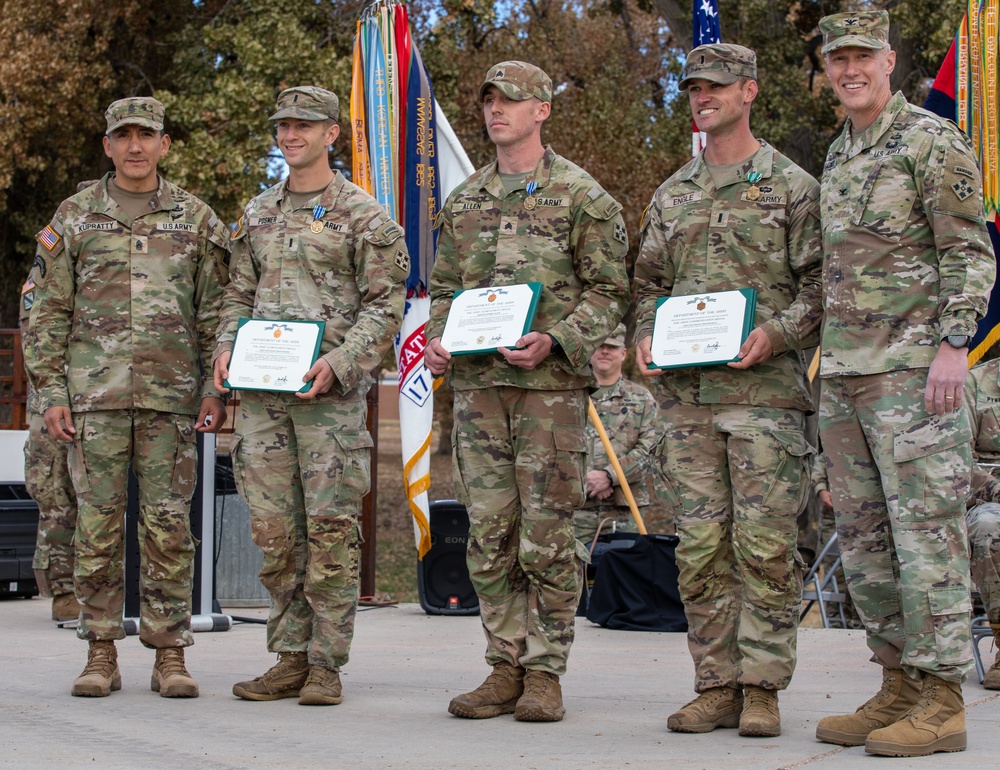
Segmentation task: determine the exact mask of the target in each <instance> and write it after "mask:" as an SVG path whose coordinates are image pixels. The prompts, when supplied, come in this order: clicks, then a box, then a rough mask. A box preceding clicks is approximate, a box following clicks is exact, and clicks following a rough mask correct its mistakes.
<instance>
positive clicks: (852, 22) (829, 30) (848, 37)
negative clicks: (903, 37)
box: [819, 11, 889, 55]
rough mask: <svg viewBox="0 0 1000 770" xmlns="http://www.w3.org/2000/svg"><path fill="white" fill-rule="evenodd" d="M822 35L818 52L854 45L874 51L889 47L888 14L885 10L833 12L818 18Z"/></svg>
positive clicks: (825, 52) (828, 51) (822, 52)
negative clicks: (821, 43) (821, 42)
mask: <svg viewBox="0 0 1000 770" xmlns="http://www.w3.org/2000/svg"><path fill="white" fill-rule="evenodd" d="M819 31H820V32H821V33H822V35H823V47H822V48H821V49H820V53H821V54H823V55H826V54H828V53H830V51H836V50H837V49H838V48H847V47H848V46H854V47H856V48H871V49H874V50H876V51H878V50H881V49H883V48H888V47H889V14H888V12H886V11H863V12H858V13H835V14H833V15H832V16H824V17H823V18H822V19H820V20H819Z"/></svg>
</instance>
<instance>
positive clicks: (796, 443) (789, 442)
mask: <svg viewBox="0 0 1000 770" xmlns="http://www.w3.org/2000/svg"><path fill="white" fill-rule="evenodd" d="M771 435H773V436H774V438H775V439H776V440H777V441H778V443H779V444H781V446H782V447H783V448H784V450H785V451H786V452H788V454H790V455H792V457H805V456H806V455H808V454H813V453H814V452H815V450H814V449H813V448H812V447H811V446H809V442H808V441H806V438H805V436H803V435H802V434H801V433H799V432H798V431H793V430H776V431H772V433H771Z"/></svg>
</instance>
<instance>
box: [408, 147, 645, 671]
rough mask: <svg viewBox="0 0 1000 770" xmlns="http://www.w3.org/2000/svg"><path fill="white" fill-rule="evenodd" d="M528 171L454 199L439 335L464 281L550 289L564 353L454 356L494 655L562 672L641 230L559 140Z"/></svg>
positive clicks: (438, 303)
mask: <svg viewBox="0 0 1000 770" xmlns="http://www.w3.org/2000/svg"><path fill="white" fill-rule="evenodd" d="M527 180H529V181H534V182H536V183H537V189H535V191H534V193H533V195H532V196H529V195H528V193H527V192H526V189H525V186H521V187H519V189H516V190H512V191H507V190H506V189H505V187H504V183H503V181H502V180H501V178H500V175H499V173H498V170H497V164H496V162H495V161H494V162H493V163H491V164H490V165H488V166H486V167H484V168H482V169H480V170H479V171H477V172H476V173H474V174H473V175H472V176H471V177H469V178H468V179H467V180H466V181H465V182H463V183H462V184H461V185H459V187H458V188H457V189H456V190H455V191H453V192H452V194H451V196H450V197H449V198H448V200H447V201H446V203H445V205H444V207H443V208H442V211H441V214H440V215H439V219H438V224H439V227H440V233H439V236H438V248H437V261H436V263H435V265H434V271H433V273H432V275H431V317H430V320H429V321H428V324H427V330H426V336H427V339H429V340H430V339H433V338H435V337H439V336H440V335H441V333H442V331H443V329H444V323H445V319H446V318H447V315H448V311H449V309H450V307H451V298H452V292H454V291H455V290H456V289H471V288H477V287H488V286H503V285H510V284H518V283H527V282H531V281H538V282H541V284H542V286H543V288H542V293H541V299H540V301H539V303H538V310H537V312H536V314H535V320H534V324H533V327H532V328H533V329H534V330H535V331H539V332H543V333H549V334H551V335H552V336H553V337H554V338H555V340H556V341H558V343H559V344H560V346H561V348H562V352H560V353H554V354H552V355H549V356H548V357H547V358H545V359H544V360H543V361H542V362H541V363H540V364H539V365H538V366H537V367H535V368H534V369H532V370H530V371H529V370H527V369H524V368H521V367H517V366H512V365H510V364H508V363H507V361H506V359H504V358H503V356H501V355H500V354H499V353H495V354H485V355H469V356H455V357H453V358H452V362H451V386H452V388H454V390H455V428H454V459H455V487H456V494H457V495H458V498H459V500H460V501H461V502H462V503H464V504H465V505H466V506H467V507H468V509H469V519H470V533H469V548H468V563H469V572H470V575H471V578H472V583H473V586H474V587H475V589H476V593H477V594H478V596H479V606H480V615H481V618H482V623H483V628H484V630H485V632H486V638H487V652H486V661H487V663H489V664H490V665H496V664H499V663H501V662H506V663H511V664H513V665H515V666H520V667H523V668H525V669H529V670H538V671H544V672H548V673H551V674H555V675H557V676H561V675H562V674H564V673H565V671H566V660H567V658H568V656H569V649H570V646H571V645H572V642H573V635H574V625H573V624H574V618H573V616H574V613H575V611H576V607H577V604H578V601H579V594H580V589H581V584H580V573H581V558H582V557H585V552H583V550H582V546H580V547H579V549H578V548H577V541H576V539H575V538H574V536H573V510H574V509H575V508H577V507H579V506H580V505H582V504H583V502H584V486H583V484H584V477H585V464H586V451H587V439H586V435H585V433H584V424H585V422H586V409H587V389H588V388H589V387H591V386H592V384H593V376H592V374H591V370H590V357H591V355H593V353H594V351H595V350H596V349H597V348H598V346H599V345H600V344H601V343H602V342H604V340H605V339H607V337H608V336H609V335H610V334H611V332H612V331H613V330H614V329H615V327H616V326H617V324H618V322H619V321H620V320H621V317H622V315H623V314H624V312H625V309H626V307H627V305H628V288H627V287H628V279H627V277H626V274H625V263H624V256H625V252H626V251H627V248H628V237H627V235H626V231H625V224H624V222H623V220H622V217H621V214H620V211H621V206H620V205H619V204H618V202H617V201H615V200H614V199H613V198H612V197H611V196H610V195H609V194H608V193H607V192H605V191H604V190H603V189H601V187H600V186H599V185H598V184H597V182H596V181H594V179H593V178H592V177H591V176H590V175H589V174H587V172H585V171H584V170H583V169H581V168H579V167H578V166H575V165H574V164H572V163H570V162H569V161H567V160H565V159H564V158H562V157H560V156H559V155H556V153H555V152H553V151H552V149H551V148H550V147H546V148H545V154H544V156H543V157H542V159H541V161H539V164H538V166H537V167H536V168H535V170H534V171H532V172H530V173H529V174H528V177H527ZM529 197H533V199H534V200H535V201H536V202H537V205H534V206H532V204H528V206H526V205H525V202H526V200H527V199H528V198H529Z"/></svg>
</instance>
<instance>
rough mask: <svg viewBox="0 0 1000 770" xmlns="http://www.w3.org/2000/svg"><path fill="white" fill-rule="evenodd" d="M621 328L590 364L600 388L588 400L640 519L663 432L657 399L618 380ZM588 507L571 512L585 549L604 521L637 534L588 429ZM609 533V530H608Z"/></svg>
mask: <svg viewBox="0 0 1000 770" xmlns="http://www.w3.org/2000/svg"><path fill="white" fill-rule="evenodd" d="M626 354H627V350H626V348H625V325H624V324H619V325H618V328H617V329H615V331H614V333H612V335H611V336H610V337H608V339H607V340H605V342H604V344H603V345H601V346H600V347H599V348H598V349H597V351H596V352H595V353H594V355H593V356H591V358H590V365H591V367H592V368H593V370H594V376H595V377H596V378H597V384H598V385H599V386H600V387H599V388H598V389H597V390H596V391H595V392H594V393H593V394H592V395H591V400H592V401H593V402H594V408H595V409H596V410H597V414H598V415H599V416H600V418H601V422H602V423H604V430H605V431H606V432H607V434H608V439H609V440H610V441H611V447H612V448H613V449H614V450H615V454H616V455H617V457H618V462H619V463H620V465H621V468H622V471H623V472H624V473H625V478H626V480H627V481H628V484H629V488H630V489H631V490H632V495H633V496H634V497H635V503H636V505H637V506H638V508H639V512H640V514H642V513H643V510H644V509H645V508H646V507H647V506H649V486H648V484H647V483H646V481H647V479H648V477H649V472H650V470H651V465H652V455H653V452H654V450H655V448H656V445H657V444H658V443H659V441H660V436H661V435H662V431H661V430H660V428H659V427H658V425H657V420H656V415H657V406H656V399H654V398H653V395H652V394H651V393H650V392H649V391H648V390H646V388H644V387H643V386H642V385H637V384H636V383H634V382H632V381H631V380H630V379H628V378H627V377H624V376H623V375H622V364H624V362H625V356H626ZM586 490H587V501H586V503H585V504H584V506H583V508H578V509H577V510H575V511H574V512H573V528H574V530H575V532H576V537H577V539H578V540H582V541H583V542H584V543H585V544H587V543H589V542H590V541H591V540H593V538H594V535H595V534H597V527H598V524H599V523H600V522H601V521H602V520H604V519H607V518H611V519H612V520H613V522H614V524H613V526H614V528H615V529H625V530H628V531H635V522H634V520H633V518H632V512H631V511H630V510H629V507H628V500H627V499H626V498H625V493H624V491H623V490H622V486H621V480H620V479H619V478H618V474H617V473H616V472H615V469H614V468H613V467H612V465H611V461H610V460H609V459H608V453H607V451H606V450H605V448H604V444H603V443H602V442H601V438H600V436H599V435H598V433H597V428H595V427H594V426H593V424H591V423H590V422H589V421H588V423H587V479H586ZM609 531H610V529H609Z"/></svg>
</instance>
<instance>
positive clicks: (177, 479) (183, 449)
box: [170, 414, 198, 495]
mask: <svg viewBox="0 0 1000 770" xmlns="http://www.w3.org/2000/svg"><path fill="white" fill-rule="evenodd" d="M174 420H175V422H176V426H177V441H176V450H175V453H174V471H173V474H172V475H171V477H170V489H171V490H173V492H174V493H175V494H178V495H189V494H191V490H192V489H194V486H195V482H196V481H197V477H198V444H197V441H198V436H197V432H196V431H195V429H194V420H193V419H192V418H191V417H190V416H188V415H184V414H178V415H175V416H174Z"/></svg>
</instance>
